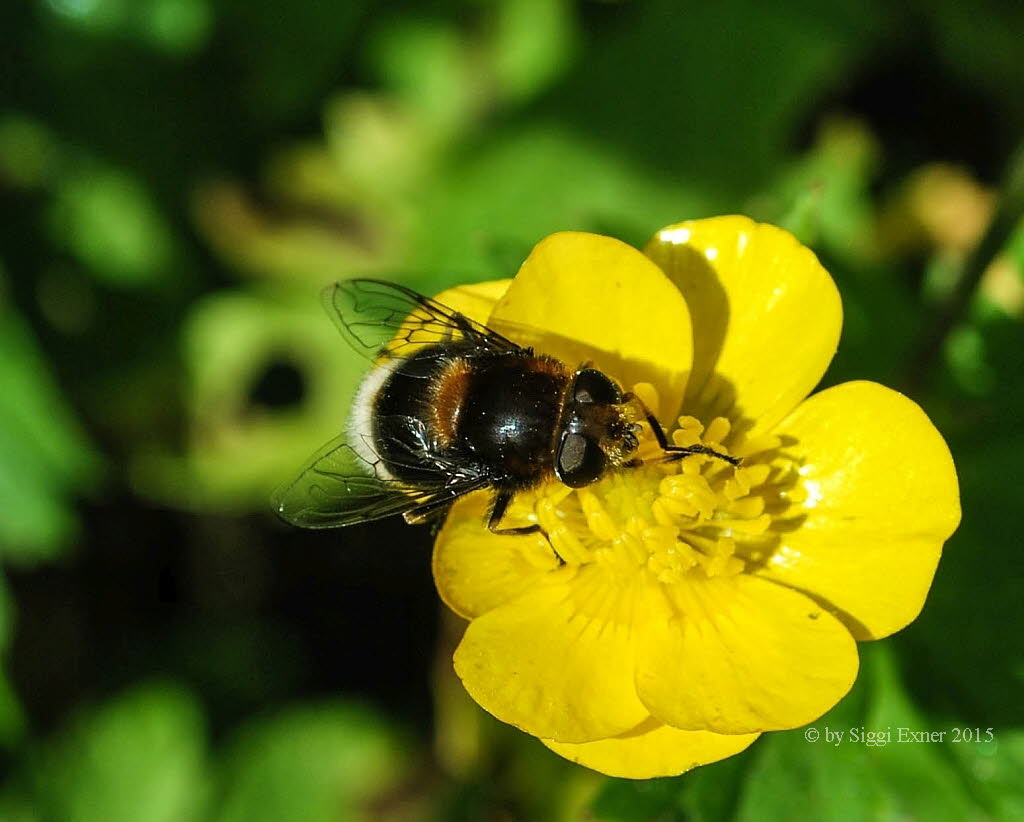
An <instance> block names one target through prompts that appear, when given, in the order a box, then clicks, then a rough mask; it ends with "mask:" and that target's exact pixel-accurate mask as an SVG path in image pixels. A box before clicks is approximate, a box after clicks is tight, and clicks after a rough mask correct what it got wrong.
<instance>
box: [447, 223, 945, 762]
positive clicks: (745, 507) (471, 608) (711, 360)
mask: <svg viewBox="0 0 1024 822" xmlns="http://www.w3.org/2000/svg"><path fill="white" fill-rule="evenodd" d="M645 255H646V256H645ZM439 299H440V300H441V301H442V302H447V303H448V304H450V305H453V306H454V307H456V308H458V309H459V310H462V311H464V312H466V313H467V314H469V315H470V316H472V317H473V318H474V319H477V320H479V321H481V322H485V323H487V324H488V325H490V326H491V327H493V328H495V329H496V330H498V331H500V332H502V333H504V334H506V335H507V336H509V337H511V338H513V339H515V340H517V341H519V342H521V343H523V344H529V345H532V346H534V347H535V348H536V349H537V350H538V351H541V352H544V353H548V354H552V355H554V356H557V357H560V358H561V359H563V360H564V361H565V362H567V363H570V364H573V365H576V364H578V363H581V362H585V361H593V362H594V363H595V364H596V366H597V367H598V368H600V369H602V370H604V371H605V372H606V373H608V374H610V375H611V376H613V377H614V378H616V379H617V380H618V381H619V382H620V384H622V385H623V386H624V387H626V388H628V389H632V390H635V391H637V392H638V393H640V394H641V395H642V396H643V397H644V399H645V400H646V401H647V404H648V405H649V406H651V407H652V409H654V410H655V411H656V413H657V414H658V416H659V418H660V419H661V421H662V423H663V425H665V426H666V430H672V431H674V433H673V437H674V440H675V442H676V443H677V444H692V443H696V442H699V441H703V442H704V443H707V444H709V445H711V446H712V447H713V448H715V449H716V450H718V451H722V452H725V453H728V454H732V455H735V456H740V457H742V465H741V466H740V467H738V468H733V467H732V466H730V465H728V464H727V463H726V462H724V461H723V460H719V459H715V458H713V457H705V456H701V455H696V456H691V457H687V458H686V459H685V460H683V461H682V462H679V463H673V464H667V465H666V464H661V463H658V462H656V461H651V462H650V463H649V464H646V465H644V466H642V467H640V468H634V469H627V470H623V471H620V472H618V473H615V474H611V475H609V476H606V477H605V478H604V479H602V480H601V481H599V482H598V483H596V484H594V485H591V486H589V487H586V488H582V489H578V490H572V489H570V488H567V487H565V486H563V485H561V484H560V483H557V482H552V483H550V484H548V485H546V486H543V487H541V488H540V489H538V490H536V491H531V492H525V493H522V494H520V495H519V496H518V497H517V499H516V501H515V502H514V504H513V506H512V507H511V508H510V511H509V514H508V515H507V517H506V519H505V520H504V521H503V523H502V524H503V526H508V527H512V526H515V525H517V524H528V523H533V522H537V523H540V524H541V525H542V526H543V529H544V532H545V533H546V534H547V537H548V539H550V544H549V542H548V539H546V538H545V537H544V536H542V535H539V534H538V535H530V536H497V535H494V534H491V533H489V532H488V531H487V529H486V528H485V527H484V526H483V524H482V522H483V519H484V515H485V510H486V506H487V497H486V495H483V494H477V495H471V496H469V497H467V498H465V499H463V500H461V501H460V502H459V503H458V504H457V505H456V506H455V508H454V509H453V511H452V512H451V514H450V516H449V518H448V521H447V523H446V524H445V526H444V528H443V529H442V531H441V532H440V534H439V535H438V539H437V543H436V546H435V549H434V576H435V579H436V582H437V586H438V590H439V591H440V594H441V596H442V598H443V599H444V601H445V602H446V603H447V604H448V605H449V606H450V607H451V608H452V609H453V610H455V611H456V612H457V613H458V614H460V615H462V616H463V617H465V618H467V619H469V620H470V623H469V625H468V627H467V628H466V632H465V635H464V636H463V638H462V641H461V644H460V645H459V647H458V650H457V651H456V653H455V668H456V671H457V672H458V674H459V676H460V677H461V679H462V681H463V684H464V685H465V687H466V690H467V691H468V692H469V693H470V695H471V696H472V697H473V698H474V699H475V700H476V701H477V702H478V703H480V705H482V706H483V707H484V708H485V709H486V710H488V711H489V712H490V713H492V714H494V716H496V717H498V718H499V719H501V720H503V721H505V722H508V723H511V724H513V725H515V726H517V727H519V728H521V729H522V730H524V731H526V732H527V733H530V734H533V735H534V736H536V737H539V738H540V739H541V741H542V742H543V743H544V744H545V745H547V746H548V747H549V748H551V749H552V750H554V751H556V752H557V753H559V754H561V755H562V756H565V757H567V758H569V759H571V760H574V761H576V762H579V763H580V764H582V765H586V766H588V767H590V768H593V769H595V770H598V771H602V772H604V773H607V774H612V775H617V776H626V777H634V778H644V777H653V776H663V775H669V774H679V773H682V772H683V771H686V770H688V769H689V768H692V767H694V766H696V765H701V764H704V763H707V762H712V761H715V760H718V759H722V758H724V757H727V756H731V755H732V754H735V753H737V752H739V751H741V750H743V749H744V748H746V747H747V746H748V745H750V744H751V742H753V741H754V739H756V737H757V736H758V734H759V733H761V732H762V731H770V730H780V729H785V728H794V727H798V726H800V725H804V724H806V723H808V722H811V721H812V720H814V719H816V718H817V717H819V716H821V715H822V714H823V713H824V712H825V711H827V710H828V709H829V708H831V707H832V706H833V705H835V703H836V702H838V701H839V699H841V698H842V697H843V695H844V694H846V692H847V691H848V690H849V688H850V686H851V685H852V683H853V681H854V679H855V678H856V675H857V662H858V659H857V647H856V642H855V640H868V639H877V638H879V637H883V636H887V635H888V634H891V633H893V632H894V631H897V630H899V629H900V628H902V627H904V626H905V625H907V624H908V623H909V622H910V621H911V620H913V619H914V618H915V617H916V616H917V614H918V612H919V611H920V609H921V607H922V605H923V603H924V599H925V596H926V595H927V592H928V588H929V586H930V585H931V580H932V576H933V575H934V572H935V567H936V564H937V562H938V559H939V554H940V552H941V548H942V544H943V542H944V541H945V540H946V539H947V538H948V537H949V536H950V534H952V532H953V530H954V529H955V528H956V526H957V523H958V522H959V518H960V510H959V499H958V488H957V481H956V474H955V470H954V466H953V462H952V460H951V458H950V455H949V451H948V450H947V448H946V445H945V443H944V442H943V440H942V438H941V436H940V435H939V434H938V432H937V431H936V430H935V428H934V427H933V426H932V424H931V423H930V422H929V420H928V418H927V417H926V416H925V414H924V413H923V412H922V411H921V409H920V408H919V407H918V406H917V405H915V404H914V403H913V402H911V401H910V400H909V399H907V398H906V397H904V396H902V395H901V394H898V393H896V392H895V391H892V390H890V389H888V388H884V387H883V386H881V385H877V384H875V383H870V382H851V383H844V384H842V385H839V386H836V387H834V388H829V389H827V390H825V391H822V392H821V393H819V394H816V395H814V396H813V397H810V398H808V399H805V397H807V394H808V393H809V392H810V391H811V389H812V388H814V386H815V385H816V384H817V382H818V381H819V379H820V378H821V376H822V374H823V373H824V371H825V369H826V367H827V366H828V363H829V361H830V360H831V358H832V355H833V353H834V352H835V349H836V346H837V344H838V341H839V332H840V326H841V323H842V308H841V305H840V301H839V295H838V293H837V291H836V288H835V285H834V284H833V282H832V280H831V278H830V277H829V275H828V273H827V272H826V271H825V270H824V269H823V268H822V267H821V265H820V264H819V263H818V261H817V259H816V258H815V257H814V255H813V254H812V253H811V252H810V251H809V250H808V249H806V248H803V247H802V246H801V245H800V244H799V243H798V242H797V241H796V240H795V239H794V238H793V237H792V236H791V235H789V234H788V233H786V232H785V231H782V230H781V229H778V228H775V227H773V226H770V225H760V224H757V223H754V222H751V221H750V220H748V219H746V218H743V217H720V218H714V219H709V220H698V221H694V222H688V223H680V224H679V225H676V226H672V227H670V228H666V229H664V230H662V231H660V232H659V233H658V234H657V235H656V236H655V237H654V238H653V239H652V240H651V242H650V243H649V244H648V246H647V247H646V249H645V252H644V254H641V253H640V252H638V251H636V250H635V249H633V248H630V247H628V246H626V245H624V244H622V243H620V242H618V241H617V240H613V239H611V238H608V237H601V236H597V235H592V234H582V233H562V234H555V235H553V236H551V237H548V238H547V239H545V240H544V241H542V242H541V243H540V244H539V245H538V246H537V247H536V248H535V249H534V250H533V252H532V253H531V254H530V256H529V258H528V259H527V260H526V262H525V263H524V264H523V266H522V268H521V269H520V271H519V273H518V274H517V276H516V277H515V279H514V280H511V281H503V282H497V283H486V284H483V285H478V286H467V287H461V288H456V289H453V290H451V291H449V292H446V293H445V294H442V295H441V296H440V297H439ZM641 448H642V449H643V450H642V452H641V453H647V454H651V455H653V454H655V453H657V447H656V445H655V444H654V443H653V439H652V438H648V440H647V441H645V442H644V444H643V445H642V446H641ZM552 546H553V547H554V548H555V549H556V550H557V553H558V555H559V556H561V557H562V558H564V560H565V563H564V564H560V563H559V562H558V560H557V558H556V556H555V553H554V552H553V551H552Z"/></svg>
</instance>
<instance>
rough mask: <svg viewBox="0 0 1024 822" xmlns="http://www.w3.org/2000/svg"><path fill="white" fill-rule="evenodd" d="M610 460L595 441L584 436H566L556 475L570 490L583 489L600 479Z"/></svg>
mask: <svg viewBox="0 0 1024 822" xmlns="http://www.w3.org/2000/svg"><path fill="white" fill-rule="evenodd" d="M607 464H608V458H607V457H606V456H605V453H604V451H602V450H601V446H600V445H598V444H597V442H596V441H595V440H592V439H590V438H588V437H585V436H583V435H582V434H566V435H565V436H563V437H562V442H561V443H560V444H559V446H558V455H557V458H556V460H555V473H556V474H557V475H558V479H559V480H561V481H562V482H563V483H565V484H566V485H568V486H569V487H570V488H582V487H583V486H584V485H590V483H592V482H594V481H595V480H597V479H600V477H601V475H602V474H603V473H604V469H605V466H606V465H607Z"/></svg>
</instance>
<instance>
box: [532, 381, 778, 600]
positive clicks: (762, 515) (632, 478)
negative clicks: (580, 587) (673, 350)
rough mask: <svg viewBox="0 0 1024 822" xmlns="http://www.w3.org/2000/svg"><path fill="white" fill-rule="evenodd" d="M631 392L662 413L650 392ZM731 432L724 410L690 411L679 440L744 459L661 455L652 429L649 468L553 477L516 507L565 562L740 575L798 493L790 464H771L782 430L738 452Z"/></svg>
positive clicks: (656, 573)
mask: <svg viewBox="0 0 1024 822" xmlns="http://www.w3.org/2000/svg"><path fill="white" fill-rule="evenodd" d="M634 390H635V392H636V393H637V394H639V395H640V396H641V397H642V398H643V399H644V401H645V403H646V404H647V406H648V407H649V408H651V410H652V411H654V412H655V413H657V399H658V398H657V395H656V394H655V393H654V389H653V388H652V387H651V386H649V385H646V384H642V385H638V386H636V387H635V388H634ZM645 429H646V426H645ZM730 434H731V424H730V423H729V421H728V420H727V419H725V418H724V417H717V418H716V419H714V420H713V421H712V422H711V423H710V424H709V425H707V426H706V427H705V426H704V425H702V424H701V422H700V421H698V420H697V419H695V418H694V417H687V416H684V417H680V418H679V420H678V428H676V429H675V430H674V431H673V432H672V435H671V436H672V440H673V442H674V443H675V444H676V445H681V446H689V445H698V444H702V445H706V446H708V447H710V448H712V449H714V450H715V451H717V452H719V453H721V454H726V455H731V456H739V457H742V458H743V462H742V464H741V465H740V466H733V465H730V464H729V463H728V462H726V461H725V460H722V459H719V458H717V457H714V456H709V455H705V454H693V455H690V456H687V457H684V458H683V459H682V460H678V461H675V462H665V461H664V460H663V459H662V451H661V449H660V448H659V447H658V445H657V443H656V441H655V440H654V437H653V436H651V435H650V432H649V431H647V432H646V436H643V435H642V439H641V446H640V449H639V451H638V456H640V458H641V459H642V460H643V461H644V464H643V465H641V466H639V467H637V468H624V469H622V470H619V471H613V472H609V474H608V475H607V476H605V477H604V478H602V479H601V480H600V481H598V482H596V483H594V484H593V485H589V486H587V487H585V488H579V489H572V488H568V487H567V486H565V485H562V484H561V483H558V482H552V483H549V484H547V485H545V486H544V487H542V488H540V489H538V490H537V491H535V492H533V493H526V494H521V495H520V496H519V498H517V500H516V505H515V508H517V509H518V510H517V511H516V512H515V513H517V514H519V515H520V516H524V515H525V518H526V519H527V520H528V521H531V522H537V523H539V524H540V526H541V527H542V528H543V529H544V531H545V533H546V534H547V536H548V539H549V540H550V542H551V546H552V548H553V549H554V550H555V551H556V552H557V553H558V555H559V556H560V557H561V558H562V559H563V560H564V561H565V563H566V565H569V566H581V565H587V564H589V563H599V564H602V565H605V566H606V567H608V568H609V570H613V571H614V572H615V573H616V575H619V574H631V573H638V572H646V573H647V574H649V575H650V576H651V577H652V578H653V579H656V580H657V581H658V582H661V583H665V584H674V583H677V582H679V581H680V580H682V579H683V578H684V577H687V576H690V575H694V574H698V575H703V576H705V577H716V576H733V575H735V574H739V573H741V572H743V571H745V570H748V568H749V567H750V566H752V565H758V564H762V563H764V562H765V561H766V559H767V558H768V557H769V556H770V554H771V551H772V548H773V546H774V544H775V542H776V538H775V535H774V534H773V533H772V532H771V530H770V529H771V526H772V524H773V513H774V512H776V511H781V510H784V509H786V508H788V507H789V505H791V504H792V503H794V502H797V501H798V500H797V499H796V498H795V496H794V492H795V487H794V483H793V482H792V481H791V480H787V477H786V474H788V473H792V472H791V470H790V469H787V468H786V467H785V466H784V465H783V466H780V465H779V464H777V463H775V464H773V463H771V462H770V461H769V460H771V459H773V458H774V457H777V456H778V448H779V439H778V438H777V437H773V436H763V437H757V438H755V439H753V440H746V441H744V442H743V443H742V445H741V446H740V449H741V450H740V451H739V452H737V453H733V452H731V451H730V450H729V447H728V445H727V443H728V442H729V440H730ZM522 506H527V508H526V509H525V510H524V508H523V507H522Z"/></svg>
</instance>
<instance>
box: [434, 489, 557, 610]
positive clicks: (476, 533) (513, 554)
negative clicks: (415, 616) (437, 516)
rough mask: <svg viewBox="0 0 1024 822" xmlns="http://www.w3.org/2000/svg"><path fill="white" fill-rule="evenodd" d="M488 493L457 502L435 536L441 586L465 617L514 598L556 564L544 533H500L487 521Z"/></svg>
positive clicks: (437, 576)
mask: <svg viewBox="0 0 1024 822" xmlns="http://www.w3.org/2000/svg"><path fill="white" fill-rule="evenodd" d="M488 496H489V493H479V494H470V495H469V496H468V497H465V498H464V499H461V500H459V501H458V502H456V503H455V505H454V506H453V507H452V510H451V512H450V513H449V514H448V519H447V520H446V521H445V524H444V527H443V528H442V529H441V532H440V533H439V534H438V535H437V540H436V541H435V542H434V560H433V565H434V583H435V584H436V585H437V591H438V593H439V594H440V595H441V599H443V600H444V602H445V604H446V605H447V606H448V607H449V608H451V609H452V610H453V611H455V613H457V614H458V615H459V616H463V617H465V618H466V619H472V618H473V617H475V616H479V615H480V614H483V613H486V612H487V611H490V610H491V609H492V608H496V607H498V606H499V605H501V604H502V603H504V602H508V601H509V600H510V599H514V598H515V597H517V596H519V595H520V594H522V593H524V592H525V591H526V590H527V589H529V588H531V587H532V586H534V585H537V584H538V583H539V582H540V580H541V578H542V577H543V576H544V575H545V574H547V573H548V572H549V571H552V570H554V569H556V568H557V567H558V558H557V557H556V556H555V553H554V551H552V550H551V545H550V544H549V543H548V541H547V540H546V539H544V537H543V536H541V535H540V534H526V535H523V536H499V535H498V534H492V533H491V532H490V531H488V530H487V528H486V527H484V521H485V519H486V517H487V513H488V508H489V500H488Z"/></svg>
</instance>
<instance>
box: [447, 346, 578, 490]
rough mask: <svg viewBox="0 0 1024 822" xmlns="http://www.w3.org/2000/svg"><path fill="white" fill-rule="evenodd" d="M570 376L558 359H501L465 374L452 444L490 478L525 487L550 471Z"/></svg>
mask: <svg viewBox="0 0 1024 822" xmlns="http://www.w3.org/2000/svg"><path fill="white" fill-rule="evenodd" d="M568 384H569V375H568V373H567V372H566V370H565V367H564V366H563V365H562V364H561V363H560V362H558V361H556V360H550V359H547V358H540V357H523V356H520V357H504V358H499V359H495V360H493V361H491V362H489V363H487V364H486V365H484V364H479V365H475V366H473V367H471V368H470V369H469V370H468V372H467V378H466V380H465V383H464V391H465V393H464V395H463V398H462V401H461V407H460V409H459V413H458V420H457V425H456V429H455V433H456V437H455V439H456V441H457V442H458V443H459V445H460V446H461V447H464V448H466V449H467V450H468V451H469V452H470V453H471V454H472V458H473V459H475V460H478V461H479V462H481V463H483V464H484V465H486V466H487V467H488V469H489V470H490V471H492V472H493V473H494V477H495V481H496V482H499V483H503V484H506V485H509V486H512V487H526V486H529V485H532V484H533V483H535V482H537V481H538V480H540V479H541V478H542V477H543V476H544V475H545V474H547V473H548V472H550V470H551V469H552V459H553V451H552V449H553V442H554V436H555V429H556V427H557V425H558V422H559V417H560V414H561V409H562V406H563V403H564V399H565V392H566V390H567V388H568Z"/></svg>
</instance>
